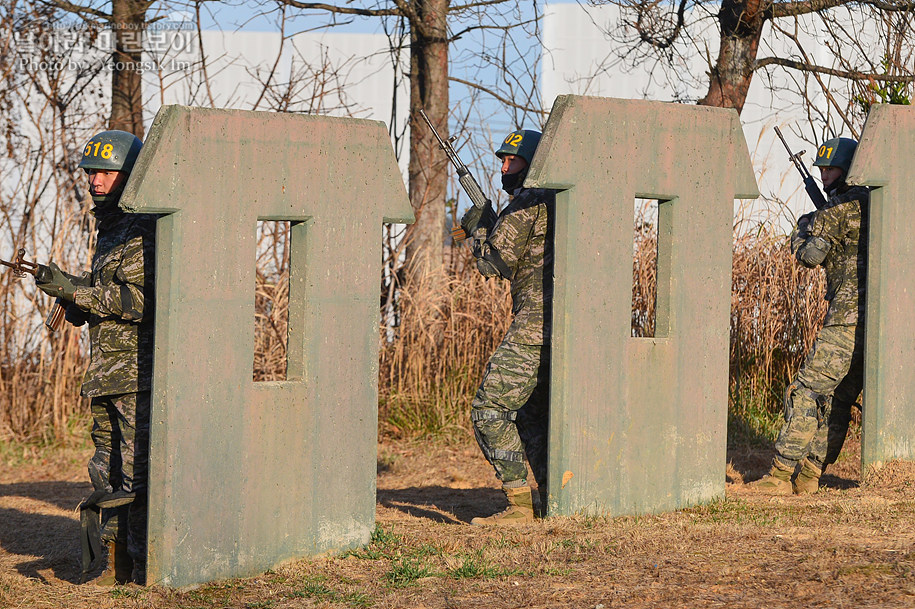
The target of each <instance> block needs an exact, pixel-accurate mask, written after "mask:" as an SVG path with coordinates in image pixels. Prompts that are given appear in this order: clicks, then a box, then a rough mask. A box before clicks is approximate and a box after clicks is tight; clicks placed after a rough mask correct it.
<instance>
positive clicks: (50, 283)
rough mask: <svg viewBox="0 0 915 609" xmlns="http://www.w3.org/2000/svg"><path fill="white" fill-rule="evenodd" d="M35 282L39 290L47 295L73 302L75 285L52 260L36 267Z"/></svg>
mask: <svg viewBox="0 0 915 609" xmlns="http://www.w3.org/2000/svg"><path fill="white" fill-rule="evenodd" d="M35 284H36V285H37V286H38V289H39V290H41V291H42V292H44V293H45V294H48V295H49V296H53V297H55V298H63V299H64V300H66V301H68V302H73V294H74V293H75V292H76V286H75V285H73V282H72V281H70V278H69V277H68V276H67V274H66V273H64V272H63V271H62V270H60V267H58V266H57V265H56V264H54V263H53V262H50V263H48V266H44V265H41V266H39V267H38V272H36V273H35Z"/></svg>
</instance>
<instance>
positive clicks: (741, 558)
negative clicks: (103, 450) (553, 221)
mask: <svg viewBox="0 0 915 609" xmlns="http://www.w3.org/2000/svg"><path fill="white" fill-rule="evenodd" d="M858 448H859V441H858V438H851V439H850V441H849V443H848V447H847V452H846V453H845V454H843V458H842V460H841V461H840V463H839V464H837V466H834V467H833V468H831V469H830V470H829V471H828V472H827V475H826V476H824V478H823V481H824V483H825V488H824V489H822V490H821V491H820V492H819V493H817V494H815V495H812V496H807V497H769V496H765V495H760V494H757V493H754V492H753V491H751V490H750V489H749V488H748V487H747V486H746V485H745V484H744V481H745V480H746V481H751V480H753V479H756V478H758V477H759V476H761V475H762V474H763V473H764V472H765V471H766V469H767V466H768V463H769V459H770V457H771V453H769V452H767V451H764V450H751V449H743V450H731V451H729V455H728V457H729V465H728V469H727V484H726V497H725V498H723V499H722V500H720V501H716V502H714V503H712V504H710V505H706V506H701V507H696V508H690V509H685V510H680V511H677V512H672V513H666V514H658V515H648V516H631V517H622V518H614V519H611V518H551V519H547V520H545V521H542V522H537V523H535V524H532V525H525V526H520V527H513V528H508V529H504V528H499V529H479V528H476V527H471V526H469V525H468V524H467V523H468V522H469V520H470V519H471V518H472V517H473V516H476V515H480V514H481V513H486V512H487V511H490V512H491V511H496V510H498V509H501V507H502V503H501V501H500V499H501V495H500V493H499V491H498V490H497V489H498V484H497V481H496V480H495V479H494V478H493V476H492V473H491V471H490V469H489V466H488V465H487V464H486V462H485V461H483V459H482V457H481V456H480V455H479V451H478V450H477V449H476V448H475V447H473V446H470V445H469V444H468V445H467V446H460V447H435V446H429V445H423V444H410V445H403V444H397V443H385V444H383V445H381V446H379V460H378V463H379V466H378V469H379V475H378V509H377V522H378V527H377V529H376V533H375V535H374V537H373V541H372V543H371V544H370V545H369V546H368V547H367V548H365V549H363V550H360V551H358V552H351V553H349V554H347V555H344V556H337V557H328V558H321V559H310V560H300V561H295V562H291V563H288V564H285V565H282V566H280V567H278V568H276V569H275V570H273V571H270V572H268V573H265V574H263V575H261V576H258V577H253V578H247V579H235V580H226V581H221V582H214V583H212V584H208V585H206V586H201V587H198V588H196V589H194V590H184V591H175V590H168V589H163V588H160V587H156V586H151V587H149V588H140V587H137V586H133V585H130V586H121V587H117V588H99V587H96V586H93V585H88V584H87V585H82V586H80V585H77V583H76V582H77V581H78V572H79V565H78V561H79V545H78V541H77V533H78V528H79V527H78V515H77V513H76V511H75V508H76V506H77V504H78V503H79V501H80V499H81V498H83V497H84V496H85V495H86V494H88V491H89V485H88V483H87V482H86V475H85V466H84V461H85V459H86V457H87V456H88V455H86V454H83V453H80V452H74V451H66V452H56V453H49V454H47V455H38V456H35V457H33V458H30V459H28V462H27V463H26V464H25V465H17V466H16V467H9V466H6V467H4V468H3V470H2V472H0V607H2V608H4V609H5V608H7V607H17V608H18V607H28V608H33V607H34V608H45V607H47V608H58V607H60V608H65V609H70V608H82V607H85V608H90V607H92V608H96V607H119V608H120V607H151V608H187V609H191V608H198V607H199V608H203V607H227V608H228V607H231V608H244V609H256V608H264V609H266V608H277V609H278V608H287V607H335V608H336V607H378V608H406V607H412V608H459V607H460V608H463V607H487V608H489V607H493V608H514V607H518V608H521V607H524V608H537V607H543V608H553V607H576V608H579V607H581V608H591V609H606V608H609V607H635V608H642V607H646V608H647V607H652V608H654V607H690V608H692V607H753V608H766V609H775V608H781V607H784V608H788V607H790V608H792V609H796V608H799V607H830V608H841V607H855V608H857V607H915V524H913V523H915V465H913V464H903V463H893V464H890V465H888V466H887V467H886V468H884V469H883V470H881V471H880V472H877V473H875V474H872V475H870V476H868V477H867V480H866V482H862V480H861V475H860V471H859V467H858V462H859V461H858V459H859V457H858Z"/></svg>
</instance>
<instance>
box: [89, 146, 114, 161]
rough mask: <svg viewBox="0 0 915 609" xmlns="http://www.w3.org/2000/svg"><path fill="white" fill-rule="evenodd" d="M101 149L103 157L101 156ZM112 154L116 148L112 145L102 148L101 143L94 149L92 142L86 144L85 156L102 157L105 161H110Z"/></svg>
mask: <svg viewBox="0 0 915 609" xmlns="http://www.w3.org/2000/svg"><path fill="white" fill-rule="evenodd" d="M99 148H101V153H102V154H101V155H99ZM112 152H114V146H112V145H111V144H105V145H104V146H102V143H101V142H95V147H94V149H93V146H92V142H89V143H88V144H86V150H85V151H84V152H83V156H101V157H102V158H103V159H110V158H111V153H112Z"/></svg>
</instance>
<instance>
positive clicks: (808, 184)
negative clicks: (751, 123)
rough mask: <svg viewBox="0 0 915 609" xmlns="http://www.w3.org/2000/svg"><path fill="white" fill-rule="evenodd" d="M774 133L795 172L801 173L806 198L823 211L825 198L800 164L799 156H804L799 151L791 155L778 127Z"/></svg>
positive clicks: (802, 152)
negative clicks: (792, 164)
mask: <svg viewBox="0 0 915 609" xmlns="http://www.w3.org/2000/svg"><path fill="white" fill-rule="evenodd" d="M775 133H776V134H777V135H778V138H779V139H780V140H781V141H782V144H784V145H785V150H787V151H788V158H789V159H791V162H792V163H794V166H795V167H797V170H798V171H799V172H800V173H801V177H802V178H803V179H804V190H806V191H807V196H809V197H810V200H811V201H813V205H814V207H816V208H817V209H823V208H824V207H826V197H824V196H823V191H822V190H820V187H819V186H817V184H816V182H815V181H814V180H813V176H812V175H810V172H809V171H807V168H806V167H804V164H803V163H802V162H801V155H802V154H804V151H803V150H801V151H800V152H798V153H797V154H794V153H792V152H791V148H790V147H789V146H788V142H786V141H785V137H784V136H783V135H782V132H781V131H780V130H779V128H778V126H776V127H775Z"/></svg>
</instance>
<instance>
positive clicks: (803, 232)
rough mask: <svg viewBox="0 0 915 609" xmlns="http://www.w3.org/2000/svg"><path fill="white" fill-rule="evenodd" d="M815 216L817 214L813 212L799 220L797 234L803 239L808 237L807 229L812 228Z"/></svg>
mask: <svg viewBox="0 0 915 609" xmlns="http://www.w3.org/2000/svg"><path fill="white" fill-rule="evenodd" d="M814 214H816V212H815V211H811V212H808V213H806V214H804V215H803V216H801V217H800V218H798V219H797V233H798V235H800V236H801V237H806V236H807V229H808V228H809V227H810V223H811V222H813V216H814Z"/></svg>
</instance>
